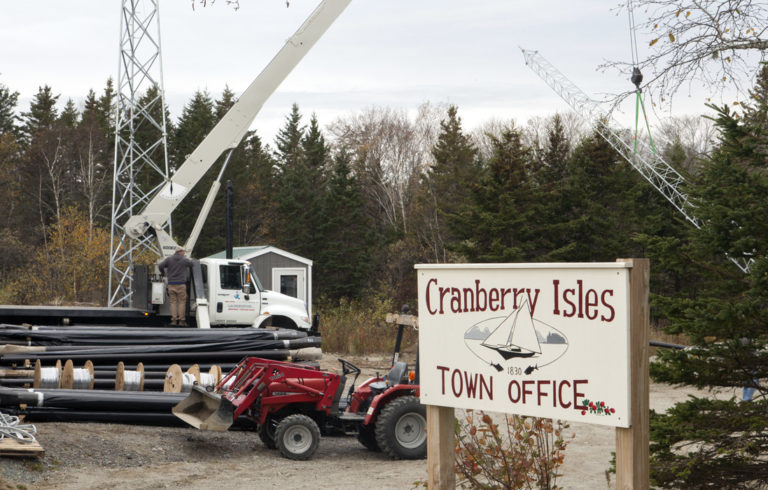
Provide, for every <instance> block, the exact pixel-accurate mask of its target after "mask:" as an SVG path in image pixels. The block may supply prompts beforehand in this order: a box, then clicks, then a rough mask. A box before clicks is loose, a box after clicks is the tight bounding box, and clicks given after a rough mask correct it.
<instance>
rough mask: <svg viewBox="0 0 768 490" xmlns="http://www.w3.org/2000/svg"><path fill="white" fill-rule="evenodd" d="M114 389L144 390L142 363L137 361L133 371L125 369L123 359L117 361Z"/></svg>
mask: <svg viewBox="0 0 768 490" xmlns="http://www.w3.org/2000/svg"><path fill="white" fill-rule="evenodd" d="M115 391H144V364H142V363H139V364H138V366H136V370H135V371H130V370H127V369H125V364H123V361H120V362H118V363H117V372H116V373H115Z"/></svg>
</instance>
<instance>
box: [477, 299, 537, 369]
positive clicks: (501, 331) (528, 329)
mask: <svg viewBox="0 0 768 490" xmlns="http://www.w3.org/2000/svg"><path fill="white" fill-rule="evenodd" d="M481 345H482V346H483V347H487V348H489V349H492V350H495V351H496V352H498V353H499V355H501V357H503V358H504V360H508V359H512V358H515V357H534V356H536V355H538V354H541V345H540V344H539V338H538V336H537V335H536V329H535V328H534V326H533V318H531V309H530V308H529V306H528V302H527V301H524V302H523V304H521V305H520V308H518V309H517V310H516V311H515V312H513V313H512V314H510V315H509V316H508V317H507V318H505V319H504V321H502V322H501V324H500V325H499V326H498V327H496V329H495V330H494V331H493V332H491V334H490V335H489V336H488V337H487V338H486V339H485V340H484V341H483V342H482V344H481Z"/></svg>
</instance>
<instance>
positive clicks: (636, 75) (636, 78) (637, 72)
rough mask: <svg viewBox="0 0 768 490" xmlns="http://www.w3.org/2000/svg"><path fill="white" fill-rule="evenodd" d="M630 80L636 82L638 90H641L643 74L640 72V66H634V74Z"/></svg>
mask: <svg viewBox="0 0 768 490" xmlns="http://www.w3.org/2000/svg"><path fill="white" fill-rule="evenodd" d="M630 81H631V82H632V83H634V84H635V87H637V91H638V92H640V91H641V90H640V84H641V83H643V74H642V73H641V72H640V68H638V67H634V68H632V76H631V77H630Z"/></svg>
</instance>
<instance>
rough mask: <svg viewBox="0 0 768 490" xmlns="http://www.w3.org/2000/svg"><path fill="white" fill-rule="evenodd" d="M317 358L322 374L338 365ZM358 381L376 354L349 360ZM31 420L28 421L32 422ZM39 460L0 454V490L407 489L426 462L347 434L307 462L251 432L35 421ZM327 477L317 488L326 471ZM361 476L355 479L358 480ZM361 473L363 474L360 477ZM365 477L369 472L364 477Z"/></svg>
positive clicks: (377, 366)
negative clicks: (400, 457) (115, 489)
mask: <svg viewBox="0 0 768 490" xmlns="http://www.w3.org/2000/svg"><path fill="white" fill-rule="evenodd" d="M337 357H338V356H334V355H333V354H328V355H326V356H324V359H323V361H322V362H321V365H322V366H323V368H324V369H334V368H336V367H337V366H338V361H337V360H336V358H337ZM350 360H351V361H352V362H354V363H355V364H356V365H358V366H359V367H360V368H361V369H363V376H361V379H359V380H358V384H359V383H360V382H361V381H362V380H363V379H364V378H365V377H367V376H371V375H373V374H375V373H376V372H382V373H383V372H385V371H386V368H385V367H384V366H386V365H388V364H389V362H390V359H389V358H388V357H384V356H378V357H368V358H355V359H350ZM33 423H34V422H33ZM35 426H36V427H37V430H38V434H37V439H38V441H39V442H40V444H41V445H42V446H43V448H44V449H45V457H44V458H18V457H0V477H1V478H2V482H0V490H3V488H4V487H3V486H2V484H5V485H6V486H7V488H14V489H18V488H40V489H44V488H57V489H60V488H72V489H84V488H105V487H108V486H113V485H114V484H115V483H119V484H120V486H121V487H123V488H146V489H154V488H213V487H215V486H217V485H220V484H221V483H226V486H227V488H228V489H236V488H257V487H258V488H317V487H318V486H319V487H326V488H330V487H333V488H360V487H361V486H363V485H366V484H367V483H366V482H368V483H370V482H377V483H375V484H374V487H375V488H411V487H413V485H414V482H415V481H417V480H421V479H424V478H425V477H426V462H425V461H423V460H420V461H398V462H392V461H391V460H389V459H388V458H387V457H385V456H384V455H382V454H381V453H372V452H369V451H367V450H366V449H365V448H363V446H362V445H360V443H358V442H357V440H356V439H355V438H354V437H324V438H323V439H322V441H321V443H320V448H319V449H318V452H317V453H316V454H315V456H314V457H313V458H312V460H310V461H305V462H296V461H290V460H287V459H285V458H282V457H281V456H280V454H279V453H278V452H277V451H275V450H270V449H267V448H266V447H265V446H264V445H263V444H262V443H261V442H260V441H259V438H258V436H257V434H256V433H255V432H252V431H247V430H230V431H227V432H204V431H200V430H197V429H195V428H192V427H148V426H139V425H121V424H102V423H61V422H44V423H35ZM329 472H330V474H328V475H327V476H328V478H332V479H329V480H323V481H322V482H321V483H319V482H318V481H317V480H316V478H323V477H324V475H325V474H327V473H329ZM361 475H362V478H361ZM366 475H367V476H366ZM371 475H374V476H373V477H371Z"/></svg>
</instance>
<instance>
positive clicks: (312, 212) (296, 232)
mask: <svg viewBox="0 0 768 490" xmlns="http://www.w3.org/2000/svg"><path fill="white" fill-rule="evenodd" d="M276 144H277V150H278V151H277V152H276V157H277V166H278V173H277V175H276V183H277V187H278V188H277V191H276V192H275V194H274V196H273V198H274V200H275V218H276V223H275V225H276V226H275V228H274V230H273V231H274V234H275V237H276V238H277V240H278V243H279V245H280V246H281V247H282V248H285V249H286V250H288V251H290V252H292V253H296V254H299V255H303V256H305V257H309V258H312V257H313V256H314V255H315V254H316V253H317V252H318V251H319V250H320V249H322V248H323V247H325V244H324V242H323V237H322V236H321V234H320V232H319V228H320V226H321V216H322V200H323V195H324V193H325V188H326V187H325V186H326V182H325V174H324V171H325V166H326V163H327V162H326V160H327V158H328V154H329V150H328V148H327V146H326V144H325V139H324V138H323V136H322V134H321V132H320V129H319V126H318V123H317V118H316V117H315V116H314V115H313V116H312V119H311V122H310V126H309V129H308V130H305V129H304V127H303V126H302V125H301V114H300V113H299V110H298V106H297V105H296V104H294V105H293V107H292V109H291V114H290V115H289V116H288V117H287V118H286V125H285V126H284V127H283V129H281V130H280V132H279V133H278V135H277V137H276Z"/></svg>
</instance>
